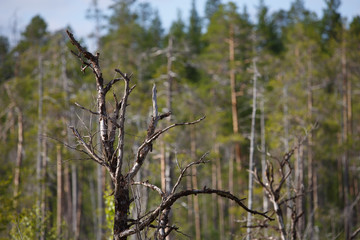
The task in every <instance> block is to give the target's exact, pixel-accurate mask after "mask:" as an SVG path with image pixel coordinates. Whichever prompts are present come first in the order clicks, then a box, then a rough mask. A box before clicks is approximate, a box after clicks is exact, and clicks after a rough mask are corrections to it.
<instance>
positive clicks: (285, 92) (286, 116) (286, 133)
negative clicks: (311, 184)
mask: <svg viewBox="0 0 360 240" xmlns="http://www.w3.org/2000/svg"><path fill="white" fill-rule="evenodd" d="M283 97H284V105H283V114H284V115H283V122H284V150H285V152H286V153H287V152H289V113H288V105H287V103H288V86H287V84H286V83H285V85H284V87H283ZM285 169H286V171H290V169H289V167H288V166H287V167H286V168H285ZM291 185H292V179H291V175H289V177H288V179H287V181H286V194H287V198H288V199H290V198H291ZM288 204H289V207H290V208H286V220H287V228H290V225H291V224H290V222H291V214H292V212H291V209H292V201H289V202H288Z"/></svg>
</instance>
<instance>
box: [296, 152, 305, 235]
mask: <svg viewBox="0 0 360 240" xmlns="http://www.w3.org/2000/svg"><path fill="white" fill-rule="evenodd" d="M295 181H296V193H297V194H298V195H299V196H298V197H297V198H296V212H297V213H298V214H303V213H305V196H304V194H305V187H304V159H303V147H302V146H301V145H300V146H299V148H298V150H297V152H296V165H295ZM304 230H305V217H301V218H300V219H299V220H298V222H297V234H298V239H303V233H304Z"/></svg>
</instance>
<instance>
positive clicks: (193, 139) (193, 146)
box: [190, 126, 201, 240]
mask: <svg viewBox="0 0 360 240" xmlns="http://www.w3.org/2000/svg"><path fill="white" fill-rule="evenodd" d="M190 141H191V154H190V155H191V160H192V161H194V160H195V159H196V133H195V127H194V126H192V127H191V132H190ZM191 171H192V186H193V188H194V189H198V188H199V187H198V182H197V170H196V167H193V168H191ZM193 199H194V216H195V236H196V240H200V239H201V228H200V207H199V199H198V196H196V195H194V196H193Z"/></svg>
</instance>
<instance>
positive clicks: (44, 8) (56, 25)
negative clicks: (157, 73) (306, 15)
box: [0, 0, 360, 42]
mask: <svg viewBox="0 0 360 240" xmlns="http://www.w3.org/2000/svg"><path fill="white" fill-rule="evenodd" d="M92 1H93V0H0V35H5V36H7V37H8V38H9V39H10V42H14V41H13V40H15V41H16V40H18V38H19V37H16V36H18V35H19V32H21V31H23V29H24V28H25V26H26V25H27V24H28V23H29V22H30V20H31V18H32V17H33V16H35V15H37V14H39V15H40V16H41V17H42V18H44V19H45V21H46V22H47V24H48V30H50V31H56V30H59V29H62V28H64V27H66V26H71V27H72V29H73V30H74V32H75V34H76V35H77V36H79V37H83V38H86V37H87V36H88V35H89V34H90V33H91V31H92V30H93V29H94V24H93V22H91V20H89V19H87V18H86V10H87V9H88V8H89V7H90V5H91V3H92ZM98 2H99V7H100V8H101V9H102V10H103V11H104V12H105V13H110V12H109V10H108V7H109V5H111V3H112V2H113V0H98ZM138 2H149V3H150V4H151V5H152V6H153V7H154V8H155V9H158V11H159V15H160V18H161V20H162V24H163V27H164V28H165V30H167V29H168V28H169V26H170V25H171V23H172V21H173V20H175V19H176V17H177V12H178V9H179V10H181V13H182V18H183V19H184V20H187V19H188V17H189V12H190V8H191V2H192V0H147V1H146V0H138ZM205 2H206V0H196V8H197V10H198V13H199V14H200V16H203V15H204V6H205ZM222 2H223V3H226V2H228V0H222ZM233 2H235V3H236V4H237V6H239V8H242V7H243V6H244V5H246V6H247V10H248V12H249V14H250V16H251V17H252V18H254V17H255V14H256V6H257V5H258V3H259V1H258V0H255V1H251V0H233ZM291 2H292V0H265V4H266V5H267V6H269V8H270V11H276V10H279V9H285V10H287V9H289V7H290V4H291ZM304 2H305V7H306V8H307V9H309V10H311V11H315V12H316V13H317V15H318V16H319V15H322V10H323V9H324V8H325V2H324V0H305V1H304ZM340 12H341V14H342V16H345V17H347V19H348V20H351V19H352V18H353V17H354V16H356V15H360V0H343V1H342V4H341V6H340ZM14 29H15V30H16V31H15V33H14ZM16 32H17V34H16Z"/></svg>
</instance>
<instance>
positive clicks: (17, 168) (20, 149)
mask: <svg viewBox="0 0 360 240" xmlns="http://www.w3.org/2000/svg"><path fill="white" fill-rule="evenodd" d="M4 87H5V90H6V93H7V95H8V96H9V98H10V100H11V102H12V103H13V104H14V108H15V112H16V114H17V122H18V142H17V149H16V160H15V172H14V193H13V196H14V208H15V209H16V210H18V209H17V208H18V195H19V187H20V170H21V164H22V160H23V148H24V121H23V114H22V111H21V109H20V108H19V106H18V105H17V103H16V101H15V98H14V96H13V94H12V92H11V90H10V89H9V86H8V85H7V84H4Z"/></svg>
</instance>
